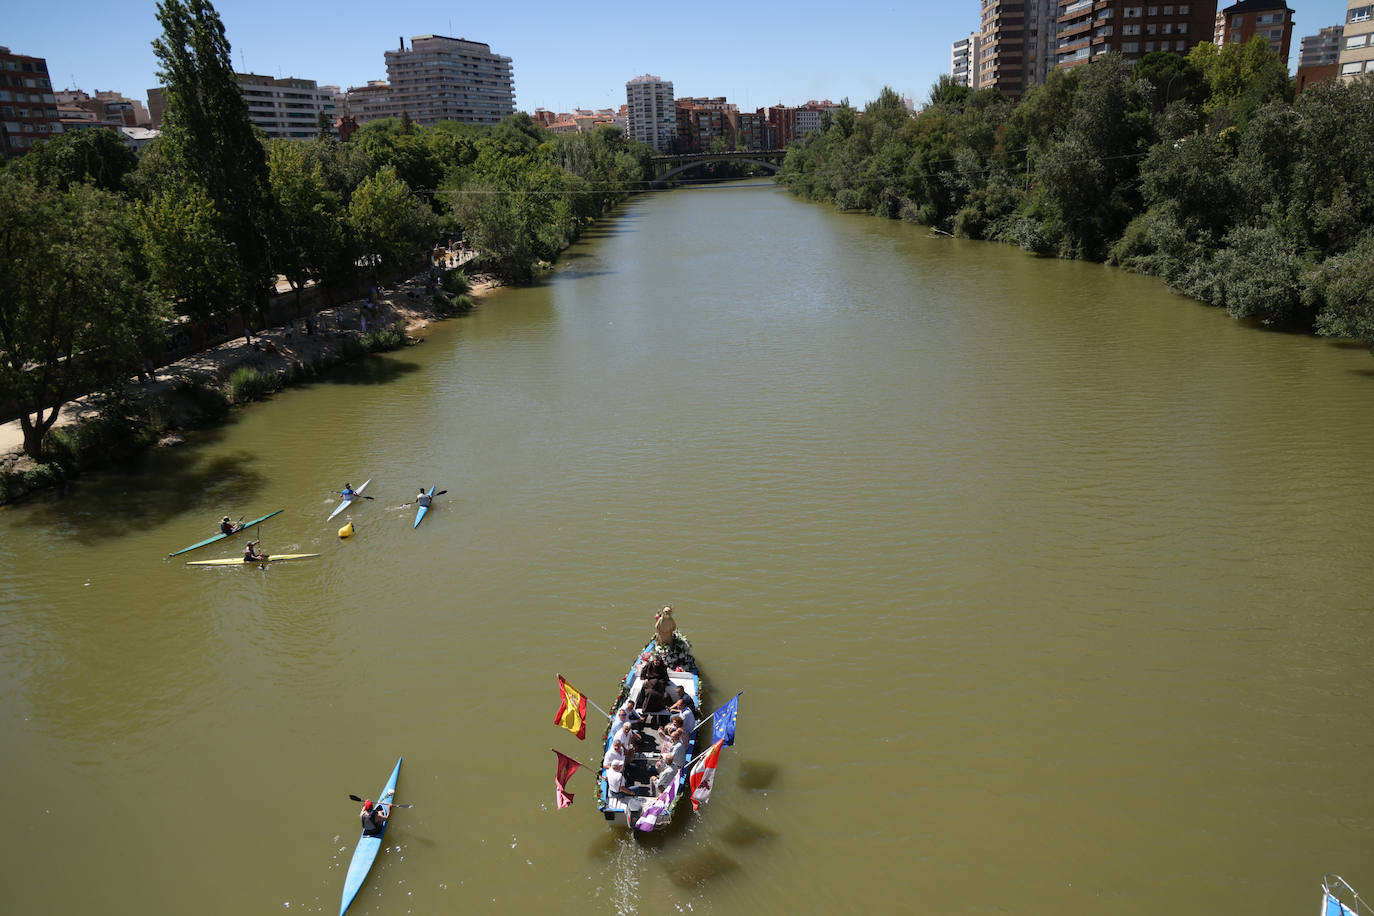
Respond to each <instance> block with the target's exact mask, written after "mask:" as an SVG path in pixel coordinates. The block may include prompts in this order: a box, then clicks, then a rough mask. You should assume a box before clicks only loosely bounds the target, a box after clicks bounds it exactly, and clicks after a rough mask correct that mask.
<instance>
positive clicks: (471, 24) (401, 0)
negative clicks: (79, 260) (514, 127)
mask: <svg viewBox="0 0 1374 916" xmlns="http://www.w3.org/2000/svg"><path fill="white" fill-rule="evenodd" d="M1226 5H1229V4H1227V3H1225V2H1223V3H1222V4H1221V6H1222V7H1223V8H1224V7H1225V6H1226ZM1289 6H1290V7H1292V8H1293V9H1294V10H1295V13H1294V20H1295V27H1294V37H1295V40H1294V43H1293V51H1292V54H1291V55H1290V60H1289V69H1290V71H1292V70H1295V69H1296V66H1297V53H1298V45H1299V41H1298V40H1297V39H1299V38H1301V37H1302V36H1304V35H1310V34H1316V33H1317V32H1318V31H1319V30H1320V29H1321V28H1323V27H1326V26H1329V25H1336V24H1340V23H1342V22H1344V19H1345V9H1346V4H1345V2H1344V0H1319V2H1312V3H1301V2H1290V3H1289ZM215 7H216V9H217V10H218V11H219V14H220V17H221V18H222V19H223V21H224V26H225V31H226V34H227V36H228V39H229V42H230V45H231V47H232V49H233V64H234V67H235V69H237V70H239V71H240V72H245V73H258V74H263V75H266V76H273V77H297V78H302V79H313V80H315V81H316V82H317V83H319V84H320V85H337V86H339V87H340V88H341V89H347V88H349V87H350V86H361V85H365V84H366V83H367V81H368V80H378V79H385V78H386V65H385V60H384V57H383V55H384V54H385V52H387V51H390V50H395V49H396V48H397V47H398V45H399V42H400V40H401V39H402V38H404V39H405V41H406V44H407V46H409V43H410V40H411V38H412V37H414V36H417V35H426V34H436V35H446V36H450V37H453V38H466V39H468V40H471V41H478V42H482V43H485V44H487V45H489V46H490V47H491V49H492V51H493V52H494V53H496V54H500V55H504V56H507V57H510V58H512V59H513V70H514V82H515V104H516V108H517V109H518V110H521V111H527V112H533V111H534V110H535V109H536V108H546V109H549V110H552V111H571V110H572V109H574V108H587V109H595V108H618V107H619V106H620V105H622V104H624V101H625V83H626V82H627V81H628V80H630V79H633V78H634V77H636V76H639V75H641V74H644V73H653V74H656V75H658V76H660V77H662V78H663V79H665V80H669V81H672V82H673V83H674V85H675V86H676V87H677V91H678V93H679V94H681V95H693V96H725V97H726V98H728V99H729V100H730V101H731V102H733V103H735V104H737V105H738V106H739V107H740V108H741V109H743V110H754V109H756V108H761V107H764V106H768V105H775V104H779V103H781V104H784V105H799V104H802V103H804V102H806V101H807V100H808V99H824V98H829V99H832V100H834V101H836V102H838V101H840V100H841V99H843V98H848V99H849V101H850V102H851V104H853V105H855V106H856V107H862V106H863V105H864V104H866V103H867V102H869V101H871V100H872V99H874V98H876V96H877V94H878V92H879V91H880V90H881V89H882V88H883V87H884V86H890V87H891V88H892V89H894V90H895V91H896V92H898V93H899V94H900V95H904V96H909V97H911V98H912V100H913V101H914V102H916V103H917V104H918V105H919V104H920V103H921V102H922V101H923V100H924V99H925V98H926V96H927V95H928V94H929V91H930V87H931V85H932V84H934V82H935V81H936V80H938V79H939V77H940V76H941V75H943V74H946V73H948V72H949V49H950V44H951V43H952V42H954V41H957V40H959V39H960V38H962V37H965V36H966V35H967V34H968V33H969V32H970V31H974V30H976V29H977V26H978V21H979V7H978V4H977V2H976V0H968V3H967V4H959V5H954V4H918V5H914V6H913V7H911V8H908V9H899V8H898V7H896V6H892V5H889V4H884V3H876V2H872V0H860V2H859V3H858V4H857V5H855V4H851V5H848V6H846V7H844V8H843V9H842V11H839V12H837V11H836V8H835V7H833V6H822V5H820V4H803V5H802V6H801V7H800V8H798V7H795V6H794V7H790V8H789V10H788V15H787V16H785V17H782V16H777V15H776V14H775V11H771V10H770V11H764V10H762V9H757V10H749V9H744V8H741V7H739V6H731V7H728V8H727V7H724V6H723V5H721V4H719V3H707V4H704V5H703V6H701V7H698V8H697V9H698V10H700V11H701V12H703V13H706V14H708V15H707V16H698V17H693V19H692V21H691V22H690V23H687V24H684V23H680V22H673V21H671V20H668V19H649V18H644V17H640V18H638V19H636V20H634V21H630V20H628V19H627V17H626V15H625V8H624V7H623V6H620V5H612V4H609V3H605V2H592V3H589V4H584V5H582V6H580V7H579V8H578V10H577V16H576V17H575V18H572V17H569V16H568V15H567V12H566V10H567V8H566V7H556V6H554V5H553V4H552V3H548V2H547V0H536V2H535V3H533V4H528V5H525V6H522V8H521V9H520V10H519V12H518V13H515V12H512V11H511V9H510V8H503V9H480V10H476V11H474V12H473V13H472V14H471V15H468V16H465V17H455V18H452V19H450V18H449V16H448V14H446V13H442V12H441V13H437V14H436V13H435V12H434V8H433V7H432V6H431V5H421V4H419V3H417V2H415V0H397V2H394V3H391V4H387V5H381V6H378V5H373V4H364V3H358V2H347V0H346V2H343V3H330V4H325V3H322V2H309V3H304V4H294V5H269V4H268V3H267V2H265V0H220V2H218V3H216V4H215ZM965 7H966V8H965ZM712 10H722V11H725V12H722V13H721V14H720V21H719V22H710V21H709V14H710V13H711V11H712ZM108 11H109V7H108V5H105V4H101V5H97V4H96V3H95V2H94V0H74V2H73V3H70V4H67V5H64V7H63V10H62V12H63V15H62V17H61V19H60V20H59V19H57V18H56V17H54V16H53V15H52V14H51V13H50V12H47V11H46V10H45V8H43V7H34V6H28V7H24V8H21V9H20V10H18V11H16V12H15V13H13V14H11V16H9V17H7V18H8V20H9V21H7V23H6V32H5V34H4V35H3V36H0V44H3V45H7V46H8V47H10V49H11V50H12V51H14V52H16V53H20V54H29V55H33V56H35V57H43V58H45V59H46V60H47V61H48V68H49V73H50V74H51V78H52V82H53V88H54V89H76V88H80V89H84V90H86V91H88V92H94V91H95V90H97V89H111V90H117V91H119V92H123V93H124V94H126V95H128V96H130V97H133V98H145V97H146V95H147V91H148V90H149V89H150V88H152V87H154V86H156V85H158V82H159V81H158V79H157V77H156V71H157V60H156V58H155V57H154V55H153V52H152V48H151V42H152V40H153V39H154V38H156V37H157V36H158V35H159V34H160V32H161V28H160V26H159V24H158V22H157V18H156V4H155V3H154V2H152V0H149V2H147V3H146V4H140V5H139V6H137V7H134V8H132V9H129V8H126V9H125V10H123V11H122V15H121V16H119V17H111V16H110V15H109V12H108ZM837 35H838V36H841V40H839V41H837V40H836V36H837ZM846 39H847V40H846Z"/></svg>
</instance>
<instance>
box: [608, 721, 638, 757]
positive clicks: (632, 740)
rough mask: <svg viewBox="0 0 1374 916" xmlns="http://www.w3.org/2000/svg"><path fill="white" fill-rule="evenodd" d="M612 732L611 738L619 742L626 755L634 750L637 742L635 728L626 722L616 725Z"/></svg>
mask: <svg viewBox="0 0 1374 916" xmlns="http://www.w3.org/2000/svg"><path fill="white" fill-rule="evenodd" d="M612 734H613V735H614V738H613V739H612V740H614V741H615V742H616V743H617V744H619V745H620V746H621V747H622V748H623V749H624V751H625V753H626V754H627V755H628V754H633V753H634V752H635V745H636V744H638V743H639V736H638V735H636V734H635V730H634V729H633V728H632V727H630V724H629V723H628V722H627V723H626V724H624V725H617V726H616V730H615V731H614V732H612Z"/></svg>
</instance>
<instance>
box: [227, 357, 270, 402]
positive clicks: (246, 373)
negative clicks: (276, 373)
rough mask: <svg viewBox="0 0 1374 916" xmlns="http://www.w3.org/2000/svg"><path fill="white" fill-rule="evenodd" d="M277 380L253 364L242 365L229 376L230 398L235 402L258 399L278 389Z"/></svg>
mask: <svg viewBox="0 0 1374 916" xmlns="http://www.w3.org/2000/svg"><path fill="white" fill-rule="evenodd" d="M277 387H278V385H277V384H276V380H275V379H273V378H271V377H269V376H267V375H265V374H263V373H262V372H259V371H258V370H257V369H254V368H253V367H251V366H240V367H239V368H237V369H235V370H234V371H233V373H232V374H231V375H230V376H229V399H230V400H231V401H233V402H234V403H235V404H244V403H247V402H248V401H257V400H261V399H262V398H264V397H266V396H267V395H269V394H271V393H272V392H273V391H276V390H277Z"/></svg>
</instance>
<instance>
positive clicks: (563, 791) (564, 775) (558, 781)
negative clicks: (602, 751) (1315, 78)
mask: <svg viewBox="0 0 1374 916" xmlns="http://www.w3.org/2000/svg"><path fill="white" fill-rule="evenodd" d="M554 753H555V754H557V755H558V771H557V772H556V773H554V774H553V786H554V798H555V799H556V800H557V801H558V807H559V808H566V807H568V805H571V804H572V803H573V797H572V793H571V792H569V791H568V788H567V786H568V780H569V779H571V778H572V774H574V773H576V772H577V768H578V767H580V766H582V764H580V763H578V762H577V761H576V760H574V759H572V758H571V757H569V756H568V755H567V754H561V753H559V752H558V751H554Z"/></svg>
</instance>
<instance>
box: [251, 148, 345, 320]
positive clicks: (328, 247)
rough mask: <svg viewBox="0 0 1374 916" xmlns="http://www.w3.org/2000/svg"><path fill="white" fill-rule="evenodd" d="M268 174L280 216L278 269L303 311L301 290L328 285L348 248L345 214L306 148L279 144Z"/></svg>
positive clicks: (275, 231) (275, 234) (276, 224)
mask: <svg viewBox="0 0 1374 916" xmlns="http://www.w3.org/2000/svg"><path fill="white" fill-rule="evenodd" d="M267 168H268V175H269V180H270V182H271V187H272V197H273V203H274V205H275V207H276V212H277V218H276V219H275V220H274V221H273V224H272V250H273V253H274V258H275V261H276V266H277V269H278V270H280V271H281V273H282V275H283V276H285V277H286V279H287V281H288V282H289V283H290V284H291V288H292V289H293V290H295V293H296V306H297V311H299V309H300V295H301V288H302V287H303V286H304V285H305V284H306V283H307V282H309V281H311V280H322V279H324V278H325V276H326V275H327V274H328V273H329V265H330V264H332V263H335V262H337V260H338V259H339V257H340V255H341V253H342V250H343V249H344V248H345V237H344V229H343V226H342V215H343V214H342V213H341V212H340V209H339V203H338V195H336V194H335V193H334V192H332V191H330V190H329V188H328V186H327V185H326V184H325V180H324V169H323V167H322V166H321V164H320V163H319V162H318V161H311V160H310V159H309V158H308V157H307V155H306V150H305V146H304V144H301V143H298V142H295V141H292V140H273V141H272V142H271V144H270V147H269V150H268V158H267Z"/></svg>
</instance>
